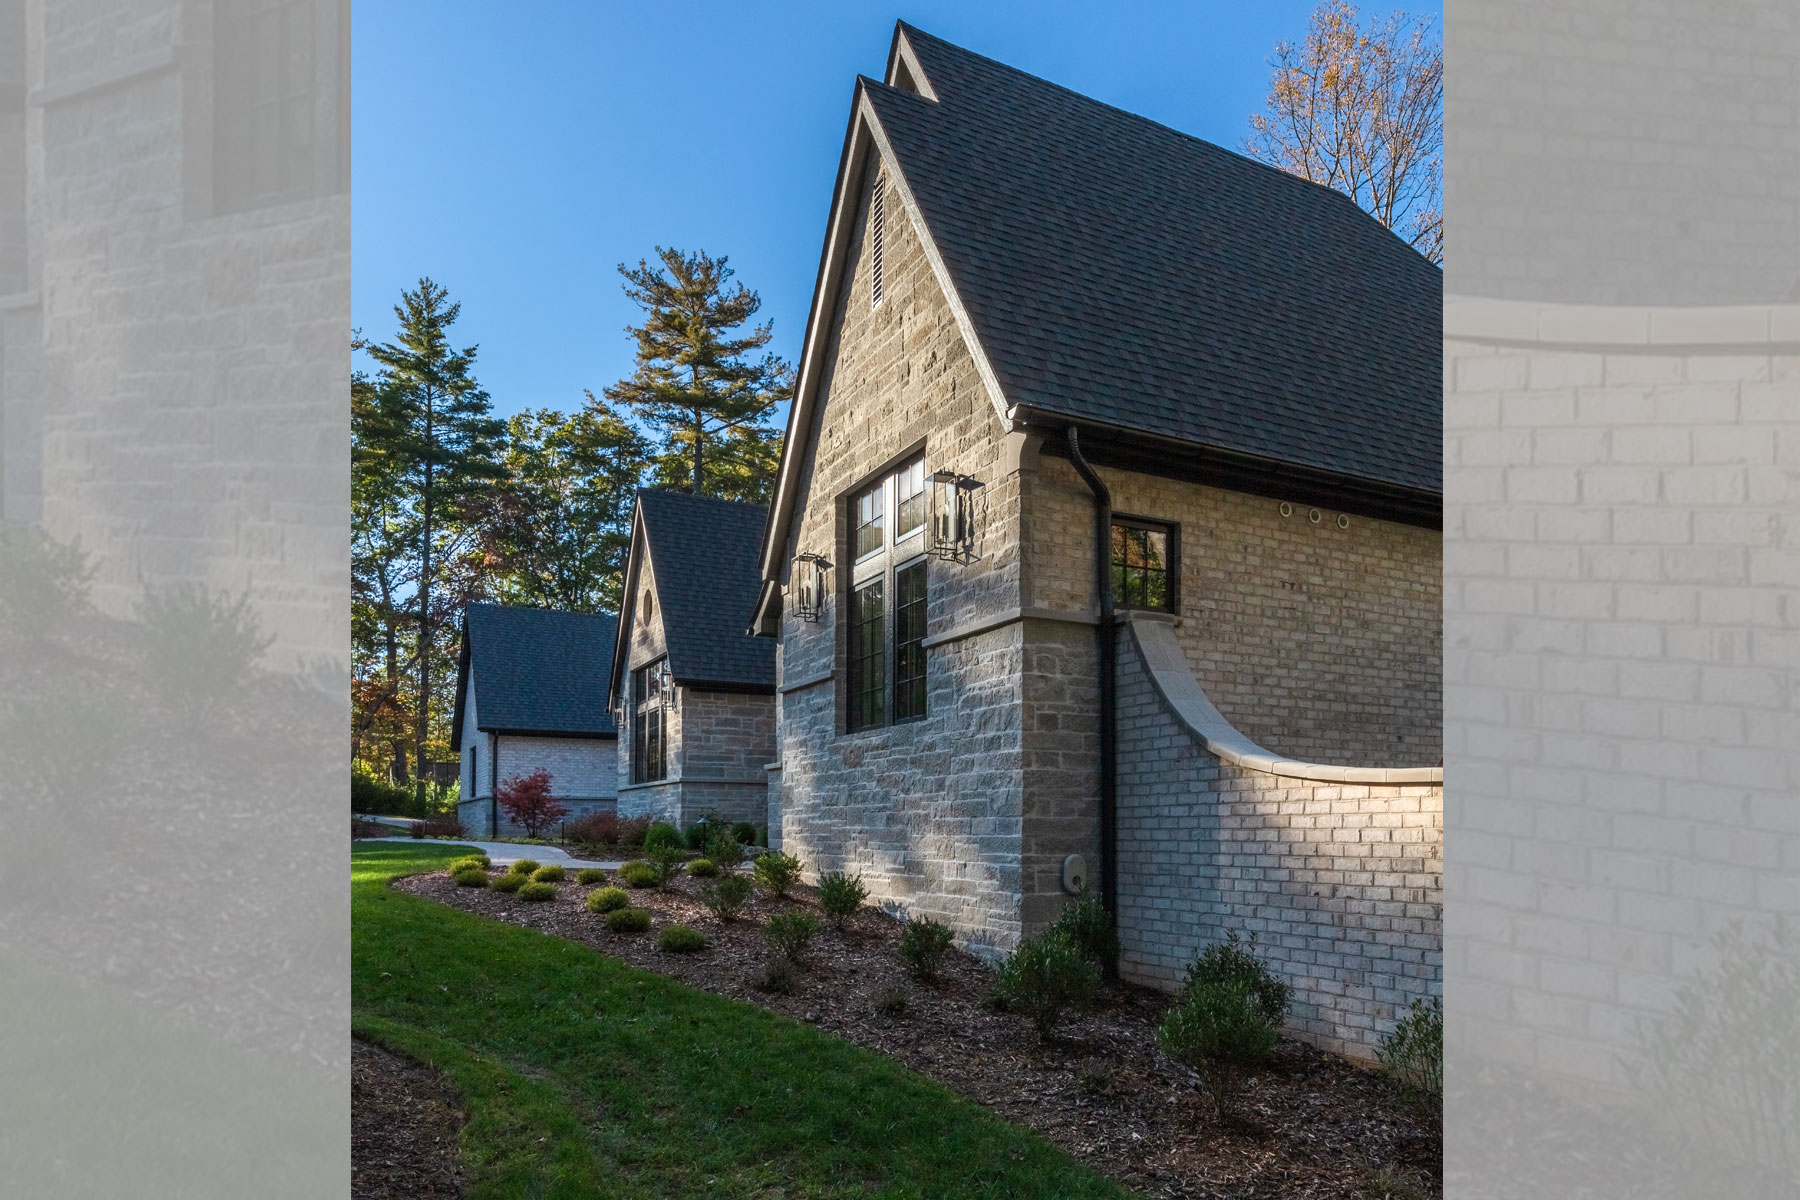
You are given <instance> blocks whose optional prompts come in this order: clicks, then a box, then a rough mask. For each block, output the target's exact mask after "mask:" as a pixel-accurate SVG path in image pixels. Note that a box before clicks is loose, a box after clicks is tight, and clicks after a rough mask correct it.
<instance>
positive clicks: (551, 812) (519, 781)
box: [494, 767, 569, 838]
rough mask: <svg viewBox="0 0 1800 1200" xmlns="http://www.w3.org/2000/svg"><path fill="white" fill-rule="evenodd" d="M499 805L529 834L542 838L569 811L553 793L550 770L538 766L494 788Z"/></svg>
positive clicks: (529, 835)
mask: <svg viewBox="0 0 1800 1200" xmlns="http://www.w3.org/2000/svg"><path fill="white" fill-rule="evenodd" d="M494 795H495V796H496V797H497V798H498V799H499V801H500V807H501V808H504V809H505V810H506V815H507V816H509V817H511V818H512V820H513V824H515V825H520V826H523V827H524V829H525V836H526V837H534V838H535V837H543V836H544V833H545V831H546V830H548V829H549V828H550V827H551V826H552V825H554V824H556V823H557V822H558V821H560V820H562V819H563V818H564V817H566V816H568V815H569V810H568V809H567V808H566V807H564V806H563V804H562V803H561V802H560V801H558V800H557V799H556V798H555V797H553V796H551V794H550V772H548V771H546V770H544V769H543V768H542V767H539V768H538V769H537V770H535V771H533V772H532V773H531V774H529V775H514V776H513V777H512V778H511V779H507V780H505V781H503V782H502V783H501V784H500V786H499V787H498V788H497V789H495V792H494Z"/></svg>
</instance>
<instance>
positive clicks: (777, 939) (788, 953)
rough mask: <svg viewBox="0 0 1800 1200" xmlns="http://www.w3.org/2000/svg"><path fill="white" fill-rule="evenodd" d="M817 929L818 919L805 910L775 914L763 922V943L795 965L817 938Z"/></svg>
mask: <svg viewBox="0 0 1800 1200" xmlns="http://www.w3.org/2000/svg"><path fill="white" fill-rule="evenodd" d="M819 928H820V926H819V918H817V917H815V916H813V915H812V914H811V913H809V912H806V911H805V910H801V911H799V912H785V913H776V914H775V915H774V916H772V917H770V918H769V919H768V920H766V921H764V922H763V928H762V935H763V941H765V942H767V943H768V944H769V949H770V950H773V951H774V952H775V953H776V954H778V955H780V956H781V957H782V958H785V959H787V960H788V961H789V962H791V963H796V964H797V963H799V961H800V959H801V957H802V956H803V955H804V954H805V953H806V948H807V947H808V946H809V945H811V944H812V940H813V938H815V937H817V936H818V933H819Z"/></svg>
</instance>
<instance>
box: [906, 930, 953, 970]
mask: <svg viewBox="0 0 1800 1200" xmlns="http://www.w3.org/2000/svg"><path fill="white" fill-rule="evenodd" d="M955 940H956V935H955V934H953V933H951V932H950V927H949V926H948V925H945V924H944V923H943V922H941V921H934V920H932V919H931V918H930V917H913V918H911V919H910V920H908V921H907V922H906V928H904V929H902V930H901V931H900V945H899V948H898V953H899V955H900V961H901V962H903V963H905V964H906V965H907V967H908V968H909V969H910V970H911V971H912V973H913V974H914V975H917V976H918V977H919V978H920V979H936V978H937V973H938V968H939V967H940V966H942V965H943V962H944V955H946V954H948V953H949V952H950V946H951V943H952V942H954V941H955Z"/></svg>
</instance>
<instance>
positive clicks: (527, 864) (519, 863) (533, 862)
mask: <svg viewBox="0 0 1800 1200" xmlns="http://www.w3.org/2000/svg"><path fill="white" fill-rule="evenodd" d="M542 865H543V864H542V863H540V862H538V860H537V859H535V858H521V859H517V860H515V861H514V862H513V865H512V866H510V867H508V868H507V870H509V871H511V872H512V873H513V874H514V875H523V876H525V877H526V878H527V879H529V878H531V873H532V872H533V871H535V870H537V869H538V868H539V867H540V866H542Z"/></svg>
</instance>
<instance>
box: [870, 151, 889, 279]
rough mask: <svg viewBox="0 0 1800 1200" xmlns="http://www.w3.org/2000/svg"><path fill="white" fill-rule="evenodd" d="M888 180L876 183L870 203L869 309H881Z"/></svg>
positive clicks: (879, 180) (880, 180)
mask: <svg viewBox="0 0 1800 1200" xmlns="http://www.w3.org/2000/svg"><path fill="white" fill-rule="evenodd" d="M886 210H887V180H885V179H877V180H876V181H875V198H874V199H873V200H872V201H870V202H869V307H870V308H880V307H881V250H882V245H881V244H882V242H883V241H884V240H885V239H884V237H883V235H884V234H885V232H886V230H887V212H886Z"/></svg>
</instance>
